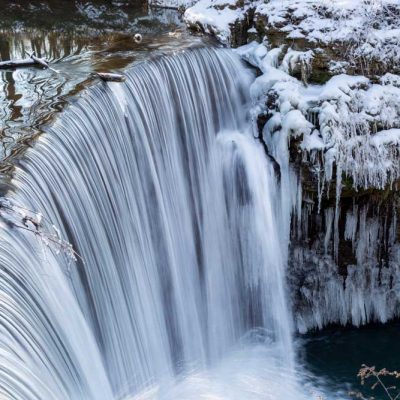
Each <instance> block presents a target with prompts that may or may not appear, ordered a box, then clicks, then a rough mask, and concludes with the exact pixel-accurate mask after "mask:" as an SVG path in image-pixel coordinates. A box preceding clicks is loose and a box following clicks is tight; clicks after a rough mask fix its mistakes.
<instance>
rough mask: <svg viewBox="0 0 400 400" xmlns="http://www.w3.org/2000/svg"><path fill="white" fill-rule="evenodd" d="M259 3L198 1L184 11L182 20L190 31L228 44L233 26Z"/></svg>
mask: <svg viewBox="0 0 400 400" xmlns="http://www.w3.org/2000/svg"><path fill="white" fill-rule="evenodd" d="M261 2H262V1H261V0H243V1H238V0H200V1H198V2H197V3H196V4H195V5H194V6H193V7H191V8H189V9H188V10H186V12H185V15H184V20H185V22H186V23H187V25H188V26H189V27H191V28H192V29H199V30H201V31H203V32H204V33H208V34H213V35H214V36H216V37H217V38H218V40H219V41H220V42H221V43H224V44H228V43H230V40H231V29H232V26H233V24H234V23H235V22H236V21H242V20H244V19H245V18H246V14H247V12H248V11H249V9H251V8H252V9H255V7H256V6H257V5H258V4H261Z"/></svg>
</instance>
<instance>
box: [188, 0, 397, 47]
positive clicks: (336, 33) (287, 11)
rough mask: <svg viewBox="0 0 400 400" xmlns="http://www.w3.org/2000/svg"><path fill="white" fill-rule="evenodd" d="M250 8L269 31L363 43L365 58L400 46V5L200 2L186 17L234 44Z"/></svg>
mask: <svg viewBox="0 0 400 400" xmlns="http://www.w3.org/2000/svg"><path fill="white" fill-rule="evenodd" d="M243 3H244V5H243ZM249 8H255V9H256V14H258V15H260V16H265V18H266V20H267V27H272V28H278V29H280V30H283V31H285V32H286V33H287V35H288V38H293V39H294V38H302V37H307V39H308V40H310V41H316V42H318V41H319V42H324V43H329V42H332V41H348V40H350V39H351V40H352V41H359V42H360V47H363V49H362V51H363V53H368V52H370V53H373V52H376V51H378V50H377V49H376V47H379V46H380V45H381V43H382V42H383V41H393V44H396V45H399V40H400V35H399V33H400V23H399V14H398V12H396V8H397V11H399V9H400V0H370V1H368V2H367V1H366V0H336V1H335V0H329V1H328V0H270V1H269V2H268V1H264V0H245V1H244V2H239V1H237V0H200V1H198V2H196V4H195V5H194V6H193V7H191V8H189V9H188V10H186V13H185V16H184V18H185V20H186V22H187V23H188V24H189V25H196V24H198V25H201V26H202V27H203V29H204V31H205V32H207V33H213V34H215V35H216V36H217V37H218V38H219V39H220V40H221V41H222V42H224V43H228V42H229V40H230V25H231V24H232V23H234V22H235V21H236V20H237V19H239V20H241V19H243V18H245V13H246V12H247V10H248V9H249ZM366 37H368V40H367V43H363V42H365V38H366ZM390 51H393V49H392V48H391V49H390Z"/></svg>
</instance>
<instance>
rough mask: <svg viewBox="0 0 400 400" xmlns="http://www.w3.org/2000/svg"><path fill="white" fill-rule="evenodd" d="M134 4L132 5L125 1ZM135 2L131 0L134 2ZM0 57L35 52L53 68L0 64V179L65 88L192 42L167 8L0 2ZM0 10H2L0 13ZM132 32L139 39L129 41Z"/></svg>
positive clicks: (57, 106)
mask: <svg viewBox="0 0 400 400" xmlns="http://www.w3.org/2000/svg"><path fill="white" fill-rule="evenodd" d="M132 3H135V4H136V5H132ZM138 3H139V4H138ZM0 7H1V9H2V18H1V21H0V60H3V61H4V60H9V59H21V58H26V57H27V56H26V52H28V53H29V52H32V51H35V52H36V55H38V56H39V57H44V58H46V59H47V60H48V61H50V62H51V65H52V67H53V68H54V69H56V70H57V71H58V73H55V72H53V71H51V70H43V69H41V68H39V67H30V68H20V69H7V70H0V141H1V144H2V146H1V147H0V159H1V163H0V177H1V178H3V179H2V180H3V181H4V178H6V177H7V176H8V175H9V172H10V170H11V169H12V163H11V162H12V161H15V158H16V157H18V155H19V154H21V153H22V152H23V150H24V149H25V148H26V146H29V145H30V143H31V141H32V139H34V138H35V136H36V135H37V134H39V133H40V130H41V127H43V124H44V123H47V122H49V121H50V120H51V119H52V117H53V115H54V113H55V112H57V111H60V110H61V109H62V108H63V106H64V105H65V104H66V102H67V101H68V100H67V99H68V98H69V96H70V95H71V94H76V93H77V92H79V91H80V90H82V89H83V88H84V87H86V86H87V85H88V84H90V83H92V82H93V77H92V75H91V74H92V72H95V71H97V72H100V71H103V72H111V71H118V70H121V69H123V68H125V67H126V66H127V65H128V64H129V63H132V62H137V61H141V60H143V59H144V58H147V57H149V55H150V54H159V53H164V52H171V51H174V50H179V49H182V48H185V47H188V46H191V45H196V44H198V43H199V42H200V39H196V38H193V37H190V36H189V35H188V34H187V33H185V30H184V29H183V25H182V23H181V21H180V18H179V14H178V13H177V12H175V11H172V10H148V9H147V7H144V6H143V5H142V4H141V2H138V1H129V2H126V1H125V2H124V1H119V2H118V3H117V2H111V1H106V0H104V1H92V2H74V1H71V2H59V1H54V0H52V1H40V2H35V1H30V2H29V6H27V2H26V1H19V2H18V1H13V2H4V1H1V0H0ZM3 11H4V14H3ZM136 32H140V33H141V34H142V35H143V41H142V42H141V43H140V44H137V43H135V41H134V39H133V35H134V33H136Z"/></svg>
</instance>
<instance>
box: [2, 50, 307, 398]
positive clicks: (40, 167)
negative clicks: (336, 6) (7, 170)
mask: <svg viewBox="0 0 400 400" xmlns="http://www.w3.org/2000/svg"><path fill="white" fill-rule="evenodd" d="M251 79H252V76H251V74H250V72H249V71H247V70H246V69H245V68H244V67H243V65H242V64H241V63H240V62H239V60H238V59H236V56H234V55H233V54H232V53H231V52H229V51H227V50H207V49H203V50H192V51H187V52H184V53H182V54H179V55H176V56H174V57H163V58H160V59H158V60H155V61H151V62H146V63H143V64H140V65H138V66H136V67H134V68H133V69H131V70H130V71H129V72H128V79H127V82H126V84H123V85H121V84H115V83H114V84H107V85H98V86H96V87H94V88H92V89H91V90H89V91H88V93H87V95H85V96H84V97H83V98H82V99H80V100H79V101H78V102H76V103H75V104H74V105H72V106H70V107H69V109H68V110H67V112H65V113H64V115H63V116H62V117H61V118H60V119H59V120H58V121H57V122H56V123H55V124H54V126H53V127H52V128H51V129H50V130H49V132H48V133H47V134H45V135H44V136H42V137H41V138H40V139H39V141H38V143H37V144H36V146H35V148H34V149H32V150H31V151H29V152H28V153H27V154H26V157H25V158H24V161H23V162H22V163H21V165H20V166H19V167H18V168H17V169H16V172H15V176H14V179H13V187H14V189H13V190H12V193H10V194H9V196H10V197H11V199H12V201H13V202H14V203H15V204H18V205H21V206H24V207H26V208H28V209H34V210H40V211H41V212H42V213H44V214H45V215H46V217H48V218H49V220H51V221H52V222H53V223H54V224H55V225H56V226H58V227H59V229H60V231H61V235H62V236H63V237H65V238H67V239H68V240H69V241H70V242H71V243H72V244H73V245H74V247H75V249H76V250H77V252H78V253H79V254H80V255H81V257H82V259H83V260H84V262H82V261H79V262H78V263H77V264H72V265H71V263H70V261H69V260H68V258H67V257H66V255H65V254H64V253H62V252H61V253H60V254H56V252H54V251H53V252H52V251H50V250H49V249H47V248H45V246H44V245H43V243H42V242H41V241H40V240H38V238H37V236H36V235H33V234H32V233H30V232H26V233H25V232H23V231H22V230H19V229H11V228H9V227H8V226H6V225H4V226H2V230H1V232H0V235H1V241H0V263H1V268H0V296H1V298H2V303H1V304H2V305H1V307H2V312H1V313H0V329H1V335H0V358H1V368H0V393H1V394H3V395H4V396H6V397H9V398H14V399H24V400H25V399H28V400H31V399H96V400H99V399H126V398H129V399H131V398H133V399H147V398H149V399H153V398H159V399H199V398H213V399H293V400H294V399H296V400H299V399H303V398H304V399H309V398H310V396H311V395H310V393H309V391H308V390H306V389H305V388H304V384H302V385H300V378H299V377H297V376H296V375H295V373H294V370H295V361H294V360H295V356H294V351H293V342H292V328H291V325H292V324H291V317H290V314H289V312H288V308H287V299H286V290H285V281H284V275H285V265H286V260H285V254H286V250H285V248H286V246H287V243H286V242H285V240H284V236H285V235H284V234H283V233H282V232H283V231H285V229H282V225H283V224H285V221H284V219H285V218H284V217H283V216H282V212H281V210H280V209H279V205H280V204H281V200H280V197H279V196H280V194H279V193H280V191H279V190H278V184H277V182H276V178H275V174H274V170H273V167H272V165H271V164H270V162H269V161H268V160H267V159H266V157H265V154H264V150H263V148H262V147H261V145H259V144H258V143H257V142H256V141H255V139H254V138H253V137H252V134H251V131H250V126H251V124H250V123H249V122H248V121H246V109H247V103H248V93H247V90H248V87H249V83H250V81H251ZM283 208H285V207H283ZM285 220H286V219H285ZM47 228H48V229H50V228H49V227H45V228H44V229H47ZM303 383H304V382H303Z"/></svg>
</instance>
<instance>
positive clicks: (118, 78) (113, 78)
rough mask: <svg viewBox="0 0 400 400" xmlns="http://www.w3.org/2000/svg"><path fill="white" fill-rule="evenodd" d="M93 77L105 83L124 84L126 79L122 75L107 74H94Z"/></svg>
mask: <svg viewBox="0 0 400 400" xmlns="http://www.w3.org/2000/svg"><path fill="white" fill-rule="evenodd" d="M94 75H95V76H97V77H99V78H100V79H101V80H103V81H106V82H124V81H125V79H126V77H125V76H124V75H121V74H112V73H109V72H95V74H94Z"/></svg>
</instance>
